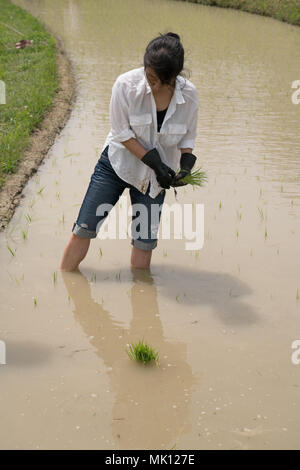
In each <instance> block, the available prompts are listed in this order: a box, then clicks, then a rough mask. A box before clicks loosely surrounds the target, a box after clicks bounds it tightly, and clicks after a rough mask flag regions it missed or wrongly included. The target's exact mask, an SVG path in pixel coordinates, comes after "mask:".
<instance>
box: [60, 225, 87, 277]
mask: <svg viewBox="0 0 300 470" xmlns="http://www.w3.org/2000/svg"><path fill="white" fill-rule="evenodd" d="M90 241H91V239H90V238H82V237H78V235H75V234H74V233H72V235H71V237H70V239H69V241H68V244H67V246H66V248H65V250H64V253H63V257H62V260H61V264H60V270H61V271H74V270H75V269H76V268H77V267H78V265H79V263H80V262H81V261H82V260H83V258H84V257H85V255H86V254H87V251H88V249H89V246H90Z"/></svg>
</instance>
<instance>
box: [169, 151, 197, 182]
mask: <svg viewBox="0 0 300 470" xmlns="http://www.w3.org/2000/svg"><path fill="white" fill-rule="evenodd" d="M196 160H197V157H196V155H193V154H192V153H182V154H181V157H180V171H179V173H178V175H176V176H175V178H173V181H172V183H171V186H185V185H186V184H187V183H184V182H183V181H180V180H181V178H184V177H185V176H186V175H189V174H190V173H191V169H192V168H193V166H194V165H195V161H196Z"/></svg>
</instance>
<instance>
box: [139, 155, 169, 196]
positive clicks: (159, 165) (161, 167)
mask: <svg viewBox="0 0 300 470" xmlns="http://www.w3.org/2000/svg"><path fill="white" fill-rule="evenodd" d="M141 161H142V162H143V163H145V164H146V165H148V166H149V167H150V168H152V170H154V172H155V174H156V179H157V181H158V183H159V184H160V186H161V187H162V188H165V189H169V188H170V184H171V183H172V180H173V178H174V176H175V171H174V170H172V168H170V167H169V166H168V165H165V164H164V163H163V162H162V161H161V158H160V155H159V153H158V151H157V150H156V149H155V148H154V149H151V150H149V152H147V153H146V154H145V155H144V156H143V157H142V158H141Z"/></svg>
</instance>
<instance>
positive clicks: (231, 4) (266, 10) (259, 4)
mask: <svg viewBox="0 0 300 470" xmlns="http://www.w3.org/2000/svg"><path fill="white" fill-rule="evenodd" d="M180 1H187V2H192V3H201V4H202V5H211V6H218V7H224V8H236V9H240V10H244V11H248V12H250V13H257V14H259V15H265V16H272V17H273V18H276V19H277V20H281V21H286V22H287V23H291V24H295V25H298V26H300V0H180Z"/></svg>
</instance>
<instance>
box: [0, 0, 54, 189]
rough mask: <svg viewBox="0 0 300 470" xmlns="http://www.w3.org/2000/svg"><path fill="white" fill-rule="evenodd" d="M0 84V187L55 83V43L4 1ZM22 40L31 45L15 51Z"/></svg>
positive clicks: (0, 9) (48, 104)
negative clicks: (2, 92) (1, 90)
mask: <svg viewBox="0 0 300 470" xmlns="http://www.w3.org/2000/svg"><path fill="white" fill-rule="evenodd" d="M0 12H1V15H0V80H2V81H4V83H5V88H6V104H0V189H1V187H2V186H3V184H4V182H5V180H6V178H7V175H8V174H10V173H14V172H15V171H16V170H17V169H18V163H19V161H20V159H21V158H22V153H23V151H24V150H25V149H26V148H27V147H28V144H29V137H30V133H31V132H32V130H33V129H34V128H35V127H36V126H38V125H39V123H40V122H41V121H42V120H43V117H44V115H45V113H46V111H47V110H48V109H49V108H50V107H51V105H52V103H53V98H54V95H55V93H56V90H57V88H58V86H59V79H58V75H57V67H56V44H55V40H54V38H52V36H51V35H50V34H49V33H48V32H47V31H45V29H44V27H43V26H42V25H41V24H40V23H39V21H38V20H37V19H36V18H34V17H32V16H31V15H30V14H29V13H27V12H25V11H24V10H22V9H21V8H19V7H18V6H16V5H13V4H12V3H11V2H10V1H9V0H0ZM22 39H26V40H30V39H31V40H33V43H32V45H30V46H28V47H25V48H23V49H17V48H16V43H17V42H18V41H20V40H22Z"/></svg>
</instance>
